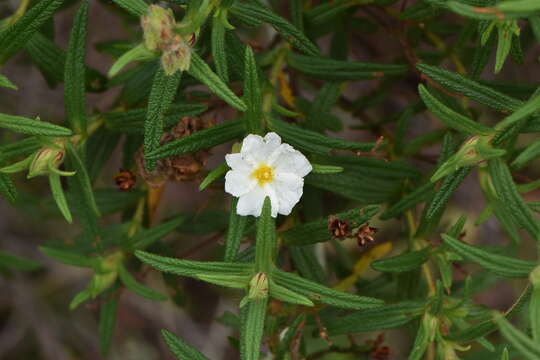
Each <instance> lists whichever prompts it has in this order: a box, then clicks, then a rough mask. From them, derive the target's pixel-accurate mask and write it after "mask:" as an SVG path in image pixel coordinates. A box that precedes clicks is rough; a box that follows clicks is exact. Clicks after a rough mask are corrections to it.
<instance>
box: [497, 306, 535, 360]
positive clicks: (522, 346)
mask: <svg viewBox="0 0 540 360" xmlns="http://www.w3.org/2000/svg"><path fill="white" fill-rule="evenodd" d="M493 317H494V319H495V322H496V323H497V325H498V326H499V329H500V331H501V334H502V335H503V336H504V338H505V339H506V340H507V341H508V342H509V343H510V344H511V345H512V346H513V347H515V348H516V349H517V350H518V351H519V353H520V354H521V355H523V357H524V358H525V359H528V360H536V359H539V358H540V345H538V343H536V342H534V341H533V340H532V339H531V338H529V337H528V336H527V335H526V334H525V333H524V332H522V331H520V330H518V329H516V328H515V327H514V326H513V325H512V324H511V323H510V322H509V321H508V320H506V318H505V317H504V316H502V315H501V314H499V313H495V314H494V316H493Z"/></svg>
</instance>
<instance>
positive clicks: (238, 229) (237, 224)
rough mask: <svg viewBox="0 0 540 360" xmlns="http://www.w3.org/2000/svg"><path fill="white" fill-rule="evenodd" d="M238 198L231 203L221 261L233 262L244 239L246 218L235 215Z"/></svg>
mask: <svg viewBox="0 0 540 360" xmlns="http://www.w3.org/2000/svg"><path fill="white" fill-rule="evenodd" d="M237 204H238V198H233V200H232V201H231V211H230V215H229V228H228V230H227V240H226V241H225V254H224V256H223V261H225V262H234V261H236V257H237V255H238V250H239V249H240V243H241V242H242V239H243V238H244V231H245V228H246V223H247V219H248V217H247V216H241V215H238V214H237V213H236V206H237Z"/></svg>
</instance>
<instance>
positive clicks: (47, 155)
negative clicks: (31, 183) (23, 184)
mask: <svg viewBox="0 0 540 360" xmlns="http://www.w3.org/2000/svg"><path fill="white" fill-rule="evenodd" d="M65 154H66V150H65V148H64V140H55V141H54V143H52V144H51V145H47V146H44V147H42V148H41V149H40V150H38V152H37V153H36V154H35V155H34V157H33V159H32V162H31V163H30V166H29V168H28V176H27V177H28V179H30V178H33V177H35V176H39V175H47V174H49V172H50V171H51V170H50V169H51V168H54V169H57V168H58V167H59V166H60V165H61V164H62V163H63V162H64V157H65Z"/></svg>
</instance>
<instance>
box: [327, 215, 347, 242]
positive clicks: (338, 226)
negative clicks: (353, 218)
mask: <svg viewBox="0 0 540 360" xmlns="http://www.w3.org/2000/svg"><path fill="white" fill-rule="evenodd" d="M328 231H330V233H331V234H332V236H334V237H336V238H339V239H342V238H346V237H349V236H350V235H351V232H350V229H349V222H348V221H347V220H340V219H338V218H337V217H336V216H334V215H330V216H329V217H328Z"/></svg>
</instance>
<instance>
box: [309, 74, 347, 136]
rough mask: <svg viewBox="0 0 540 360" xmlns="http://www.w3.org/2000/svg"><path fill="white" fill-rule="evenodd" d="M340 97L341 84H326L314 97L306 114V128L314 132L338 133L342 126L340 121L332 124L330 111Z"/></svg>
mask: <svg viewBox="0 0 540 360" xmlns="http://www.w3.org/2000/svg"><path fill="white" fill-rule="evenodd" d="M340 96H341V84H340V83H339V82H328V83H326V84H324V86H323V87H322V88H321V90H320V91H319V92H318V93H317V96H315V99H314V100H313V104H312V105H311V107H310V109H309V113H308V114H307V119H306V121H307V124H306V125H307V126H308V127H309V128H310V129H311V130H315V131H324V130H331V131H340V130H342V127H343V125H342V124H341V121H338V122H334V121H332V120H331V119H333V115H331V114H330V110H331V109H332V107H333V106H334V105H335V104H336V102H337V101H338V99H339V97H340Z"/></svg>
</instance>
